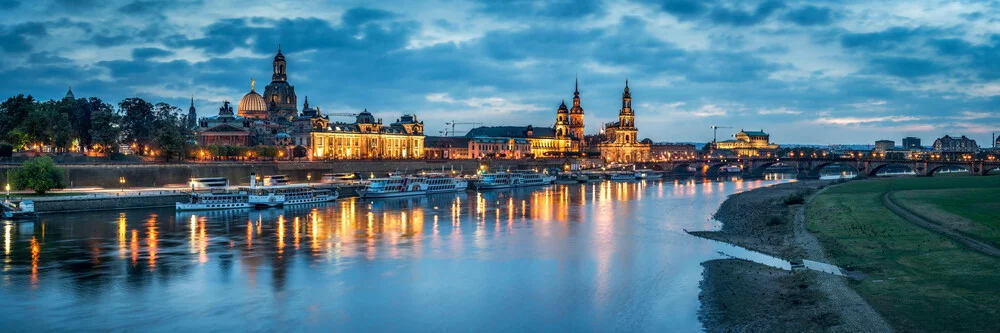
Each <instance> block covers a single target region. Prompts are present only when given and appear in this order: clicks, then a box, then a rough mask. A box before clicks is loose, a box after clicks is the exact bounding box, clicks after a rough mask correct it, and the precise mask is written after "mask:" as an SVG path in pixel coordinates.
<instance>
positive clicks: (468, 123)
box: [444, 120, 483, 136]
mask: <svg viewBox="0 0 1000 333" xmlns="http://www.w3.org/2000/svg"><path fill="white" fill-rule="evenodd" d="M444 124H445V125H451V135H455V125H473V126H475V125H479V126H483V123H481V122H457V121H454V120H452V121H451V122H447V123H444ZM444 136H448V131H447V130H445V131H444Z"/></svg>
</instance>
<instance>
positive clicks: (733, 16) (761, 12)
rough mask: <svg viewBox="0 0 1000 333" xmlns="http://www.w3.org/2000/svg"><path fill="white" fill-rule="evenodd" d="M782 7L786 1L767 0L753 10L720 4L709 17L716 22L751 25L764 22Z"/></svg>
mask: <svg viewBox="0 0 1000 333" xmlns="http://www.w3.org/2000/svg"><path fill="white" fill-rule="evenodd" d="M782 8H785V3H784V2H781V1H765V2H763V3H761V4H759V5H757V8H756V9H754V10H753V11H747V10H744V9H740V8H728V7H723V6H719V7H716V8H715V9H713V10H712V12H710V13H709V14H708V18H709V20H711V21H712V22H714V23H716V24H726V25H732V26H750V25H755V24H758V23H760V22H763V21H764V20H766V19H767V18H768V17H770V16H771V14H774V12H775V11H777V10H779V9H782Z"/></svg>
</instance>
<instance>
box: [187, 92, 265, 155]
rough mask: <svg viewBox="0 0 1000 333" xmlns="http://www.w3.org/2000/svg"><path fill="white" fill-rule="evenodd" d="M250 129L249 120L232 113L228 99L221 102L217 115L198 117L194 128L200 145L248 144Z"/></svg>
mask: <svg viewBox="0 0 1000 333" xmlns="http://www.w3.org/2000/svg"><path fill="white" fill-rule="evenodd" d="M250 131H251V128H250V121H249V120H248V119H246V118H243V117H240V116H236V115H234V114H233V107H232V106H230V105H229V101H226V102H224V103H223V104H222V107H220V108H219V114H218V115H215V116H211V117H205V118H201V119H199V120H198V124H197V127H196V128H195V132H196V133H197V134H198V144H199V145H202V146H211V145H220V146H249V145H251V143H252V142H251V140H250V139H251V135H250Z"/></svg>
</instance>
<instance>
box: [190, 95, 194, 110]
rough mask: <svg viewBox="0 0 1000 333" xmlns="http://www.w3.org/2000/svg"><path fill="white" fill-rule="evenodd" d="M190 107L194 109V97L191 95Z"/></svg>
mask: <svg viewBox="0 0 1000 333" xmlns="http://www.w3.org/2000/svg"><path fill="white" fill-rule="evenodd" d="M191 107H194V95H191Z"/></svg>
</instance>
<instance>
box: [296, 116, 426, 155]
mask: <svg viewBox="0 0 1000 333" xmlns="http://www.w3.org/2000/svg"><path fill="white" fill-rule="evenodd" d="M293 123H294V124H295V125H293V127H292V128H293V130H292V133H291V139H292V144H293V145H296V146H303V147H305V148H306V151H307V155H308V157H309V159H310V160H328V159H418V158H423V153H424V127H423V122H419V121H418V120H417V117H416V116H415V115H404V116H402V117H400V118H399V119H398V120H397V121H396V122H394V123H392V124H390V125H389V126H385V125H383V124H382V119H377V120H376V119H375V117H374V116H373V115H372V114H371V112H368V110H364V111H363V112H361V113H359V114H358V115H357V117H356V118H355V122H353V123H342V122H336V123H331V122H330V121H329V118H328V117H324V116H323V115H322V114H321V113H320V111H319V110H318V109H316V110H315V112H314V111H313V110H312V109H308V108H304V109H303V114H302V115H300V116H298V117H296V119H294V121H293Z"/></svg>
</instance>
